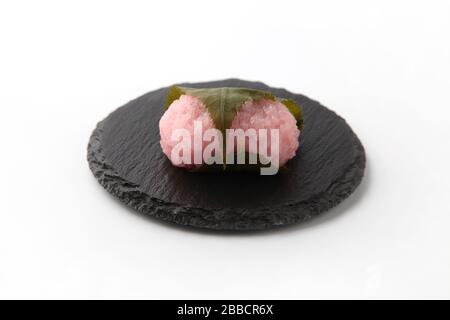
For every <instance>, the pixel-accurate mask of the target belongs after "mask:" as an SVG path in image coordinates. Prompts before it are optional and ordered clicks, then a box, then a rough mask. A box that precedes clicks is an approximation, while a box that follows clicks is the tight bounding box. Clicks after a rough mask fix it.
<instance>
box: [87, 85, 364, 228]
mask: <svg viewBox="0 0 450 320" xmlns="http://www.w3.org/2000/svg"><path fill="white" fill-rule="evenodd" d="M182 85H185V86H192V87H221V86H229V87H248V88H255V89H263V90H269V91H271V92H272V93H273V94H275V95H276V96H279V97H284V98H291V99H294V100H296V101H297V102H298V103H299V104H300V105H301V106H302V108H303V112H304V117H305V128H304V130H303V132H302V135H301V142H300V148H299V150H298V152H297V156H296V157H295V158H294V159H292V160H291V161H289V162H288V164H287V167H286V168H283V170H281V171H280V172H279V173H278V174H277V175H275V176H260V175H255V174H252V173H239V172H234V173H232V172H226V173H222V172H217V173H192V172H187V171H185V170H183V169H180V168H175V167H173V166H172V165H171V164H170V162H169V161H168V160H167V159H166V157H165V155H164V154H163V153H162V151H161V147H160V145H159V140H160V137H159V129H158V121H159V119H160V117H161V115H162V113H163V102H164V99H165V95H166V92H167V88H162V89H159V90H156V91H153V92H149V93H147V94H145V95H143V96H141V97H139V98H137V99H135V100H133V101H130V102H129V103H127V104H126V105H124V106H123V107H121V108H119V109H117V110H116V111H114V112H112V113H111V114H110V115H109V116H108V117H107V118H106V119H104V120H103V121H101V122H100V123H99V124H98V125H97V128H96V129H95V130H94V132H93V133H92V136H91V139H90V141H89V145H88V162H89V166H90V168H91V170H92V172H93V173H94V175H95V177H96V178H97V179H98V181H99V182H100V184H101V185H102V186H103V187H104V188H105V189H106V190H108V191H109V192H110V193H112V194H113V195H115V196H116V197H117V198H119V199H120V200H121V201H122V202H124V203H125V204H127V205H128V206H130V207H132V208H134V209H135V210H137V211H138V212H140V213H143V214H146V215H150V216H153V217H156V218H158V219H162V220H165V221H170V222H174V223H177V224H181V225H187V226H193V227H201V228H210V229H221V230H257V229H266V228H271V227H276V226H282V225H288V224H292V223H296V222H301V221H306V220H308V219H310V218H312V217H314V216H316V215H318V214H320V213H322V212H324V211H326V210H328V209H330V208H332V207H334V206H335V205H337V204H338V203H340V202H341V201H342V200H344V199H345V198H347V197H348V196H349V195H350V194H351V193H352V192H353V191H354V190H355V188H356V187H357V186H358V185H359V183H360V181H361V179H362V177H363V174H364V167H365V154H364V149H363V147H362V145H361V143H360V141H359V139H358V138H357V136H356V135H355V134H354V133H353V131H352V130H351V128H350V127H349V126H348V125H347V124H346V122H345V120H343V119H342V118H340V117H339V116H338V115H336V114H335V113H334V112H332V111H330V110H328V109H327V108H325V107H323V106H322V105H321V104H320V103H318V102H316V101H314V100H311V99H309V98H307V97H305V96H303V95H299V94H293V93H290V92H288V91H286V90H284V89H277V88H270V87H268V86H266V85H265V84H263V83H260V82H248V81H243V80H237V79H228V80H223V81H215V82H206V83H197V84H191V83H189V84H186V83H185V84H182Z"/></svg>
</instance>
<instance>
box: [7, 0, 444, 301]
mask: <svg viewBox="0 0 450 320" xmlns="http://www.w3.org/2000/svg"><path fill="white" fill-rule="evenodd" d="M449 39H450V3H449V2H448V1H420V2H418V1H309V2H304V1H292V2H288V1H280V0H277V1H262V0H258V1H244V0H238V1H229V0H228V1H122V2H119V1H71V2H69V1H28V2H24V1H1V2H0V141H1V149H0V150H1V157H0V169H1V183H0V199H1V201H0V298H161V299H162V298H180V299H183V298H236V299H239V298H255V299H257V298H269V299H270V298H450V248H449V247H450V201H449V198H450V194H449V192H450V181H449V178H450V151H449V147H450V144H449V138H450V125H449V124H450V112H449V110H450V109H449V108H450V41H449ZM228 77H238V78H242V79H246V80H259V81H263V82H265V83H267V84H269V85H271V86H276V87H285V88H286V89H288V90H290V91H293V92H299V93H303V94H306V95H308V96H310V97H311V98H314V99H317V100H319V101H321V102H322V103H323V104H325V105H326V106H328V107H330V108H331V109H333V110H335V111H337V112H338V113H339V114H340V115H341V116H343V117H344V118H346V119H347V121H348V122H349V123H350V125H351V126H352V127H353V129H354V130H355V132H356V133H357V134H358V135H359V137H360V138H361V140H362V142H363V144H364V145H365V147H366V152H367V156H368V168H367V171H366V177H365V179H364V182H363V184H362V185H361V186H360V188H359V189H358V190H357V192H356V193H355V194H353V195H352V196H351V197H350V198H349V199H348V200H346V201H345V202H344V203H342V204H341V205H340V206H339V207H338V208H336V209H334V210H332V211H330V212H329V214H326V215H324V216H322V217H321V218H318V219H317V220H314V221H312V222H309V223H306V224H304V225H299V226H293V227H289V228H285V229H280V230H276V231H271V232H263V233H253V234H231V235H230V234H216V233H214V232H194V231H191V230H186V229H181V228H178V227H175V226H171V225H167V224H164V223H159V222H157V221H155V220H153V219H149V218H144V217H142V216H139V215H137V214H135V213H133V211H132V210H129V209H127V208H126V207H124V206H122V205H119V203H118V202H117V201H115V200H114V199H113V197H111V196H110V195H109V194H108V193H107V192H106V191H104V190H103V189H102V187H101V186H100V185H99V184H98V183H97V181H96V180H95V179H94V177H93V176H92V174H91V172H90V171H89V169H88V165H87V161H86V146H87V143H88V139H89V136H90V134H91V131H92V130H93V129H94V127H95V125H96V123H97V122H98V121H99V120H101V119H103V118H104V117H105V116H106V115H107V114H108V113H109V112H111V111H112V110H114V109H115V108H116V107H118V106H120V105H122V104H124V103H126V102H127V101H129V100H131V99H132V98H135V97H137V96H139V95H141V94H143V93H145V92H147V91H150V90H153V89H157V88H159V87H162V86H167V85H170V84H172V83H175V82H183V81H192V82H194V81H208V80H218V79H223V78H228Z"/></svg>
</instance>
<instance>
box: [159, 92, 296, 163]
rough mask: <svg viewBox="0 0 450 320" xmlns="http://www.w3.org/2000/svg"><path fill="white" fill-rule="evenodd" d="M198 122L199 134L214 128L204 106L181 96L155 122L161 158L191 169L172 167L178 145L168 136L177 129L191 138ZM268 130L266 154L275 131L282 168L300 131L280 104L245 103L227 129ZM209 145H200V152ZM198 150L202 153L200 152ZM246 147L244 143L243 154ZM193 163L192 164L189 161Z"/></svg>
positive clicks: (293, 154) (186, 96)
mask: <svg viewBox="0 0 450 320" xmlns="http://www.w3.org/2000/svg"><path fill="white" fill-rule="evenodd" d="M196 120H197V121H201V123H202V125H203V127H202V131H203V132H205V131H206V130H208V129H211V128H214V123H213V121H212V119H211V117H210V115H209V113H208V110H207V109H206V107H205V105H204V104H203V103H202V102H201V101H200V100H199V99H197V98H195V97H192V96H189V95H182V96H180V98H179V99H178V100H175V101H174V102H173V103H172V104H171V105H170V107H169V108H168V110H167V111H166V112H165V113H164V114H163V116H162V117H161V120H160V121H159V130H160V136H161V141H160V143H161V147H162V150H163V152H164V154H165V155H166V156H167V157H168V158H169V160H171V162H172V164H174V165H176V166H179V167H184V168H193V167H195V165H193V164H185V163H181V164H176V163H174V162H173V161H172V159H171V153H172V149H173V148H174V147H175V146H176V145H177V144H178V143H179V141H173V140H172V139H171V138H172V132H173V131H174V130H175V129H178V128H184V129H187V130H188V131H189V132H190V134H191V137H193V136H194V121H196ZM250 128H253V129H256V131H257V132H258V129H268V136H269V139H268V146H269V148H268V149H269V154H270V129H279V143H280V144H279V147H280V150H279V165H280V166H282V165H284V164H285V163H286V162H287V161H288V160H289V159H292V158H293V157H294V156H295V153H296V151H297V149H298V147H299V136H300V131H299V130H298V128H297V122H296V120H295V118H294V117H293V115H292V114H291V113H290V112H289V110H288V109H287V108H286V106H284V105H283V104H282V103H281V102H278V101H272V100H265V99H264V100H258V101H248V102H246V103H244V105H243V106H242V107H241V109H240V111H239V112H238V114H237V115H236V117H235V118H234V120H233V122H232V125H231V129H243V130H244V131H245V130H247V129H250ZM209 143H210V142H208V141H204V142H203V149H204V148H205V147H206V146H207V145H208V144H209ZM193 146H194V143H193V139H192V141H191V147H192V148H191V159H193V155H194V151H193ZM203 149H202V150H203ZM248 149H249V144H248V143H246V151H250V152H251V151H252V150H248ZM191 163H193V161H191Z"/></svg>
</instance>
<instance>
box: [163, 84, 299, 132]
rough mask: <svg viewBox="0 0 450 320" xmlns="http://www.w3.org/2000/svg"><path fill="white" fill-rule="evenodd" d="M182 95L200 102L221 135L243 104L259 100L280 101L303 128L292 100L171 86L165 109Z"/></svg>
mask: <svg viewBox="0 0 450 320" xmlns="http://www.w3.org/2000/svg"><path fill="white" fill-rule="evenodd" d="M183 94H186V95H191V96H193V97H196V98H198V99H199V100H200V101H202V102H203V103H204V104H205V106H206V108H207V110H208V112H209V114H210V115H211V118H212V120H213V122H214V125H215V127H216V128H217V129H219V130H220V131H222V132H223V133H224V132H225V130H226V129H228V128H230V127H231V123H232V122H233V119H234V117H235V116H236V114H237V113H238V112H239V110H240V108H241V107H242V105H243V104H244V103H245V102H247V101H250V100H260V99H269V100H273V101H275V100H278V101H280V102H281V103H283V104H284V105H285V106H286V108H287V109H288V110H289V111H290V112H291V114H292V115H293V116H294V117H295V119H296V120H297V125H298V127H299V128H300V129H301V128H302V126H303V118H302V111H301V109H300V107H299V106H298V105H297V104H296V103H295V102H294V101H293V100H290V99H279V98H276V97H275V96H274V95H272V94H271V93H270V92H267V91H262V90H256V89H247V88H228V87H223V88H211V89H195V88H187V87H179V86H172V87H171V88H170V89H169V91H168V93H167V98H166V103H165V107H166V109H167V108H168V107H169V106H170V105H171V104H172V102H174V101H175V100H177V99H178V98H180V96H182V95H183Z"/></svg>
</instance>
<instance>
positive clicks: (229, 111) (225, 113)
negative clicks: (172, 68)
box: [159, 87, 303, 174]
mask: <svg viewBox="0 0 450 320" xmlns="http://www.w3.org/2000/svg"><path fill="white" fill-rule="evenodd" d="M166 108H167V109H166V111H165V113H164V114H163V116H162V117H161V119H160V121H159V131H160V137H161V140H160V144H161V148H162V151H163V152H164V154H165V155H166V156H167V157H168V159H169V160H170V161H171V162H172V164H173V165H174V166H177V167H182V168H186V169H194V170H199V171H201V170H202V169H205V168H207V167H210V166H213V167H214V168H215V169H216V170H227V168H230V165H233V166H231V167H233V168H236V167H239V166H241V167H242V168H243V169H244V170H245V169H246V168H254V167H255V165H256V166H257V167H259V168H260V169H261V174H275V173H277V171H278V168H279V167H281V166H284V165H285V164H286V163H287V162H288V161H289V160H290V159H292V158H293V157H295V155H296V152H297V149H298V148H299V138H300V130H301V128H302V125H303V119H302V113H301V109H300V107H299V106H298V105H297V104H296V103H295V102H294V101H293V100H287V99H280V98H276V97H274V96H273V95H272V94H271V93H269V92H265V91H260V90H254V89H245V88H214V89H193V88H183V87H172V88H171V89H170V90H169V93H168V97H167V101H166ZM248 165H253V166H248Z"/></svg>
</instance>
